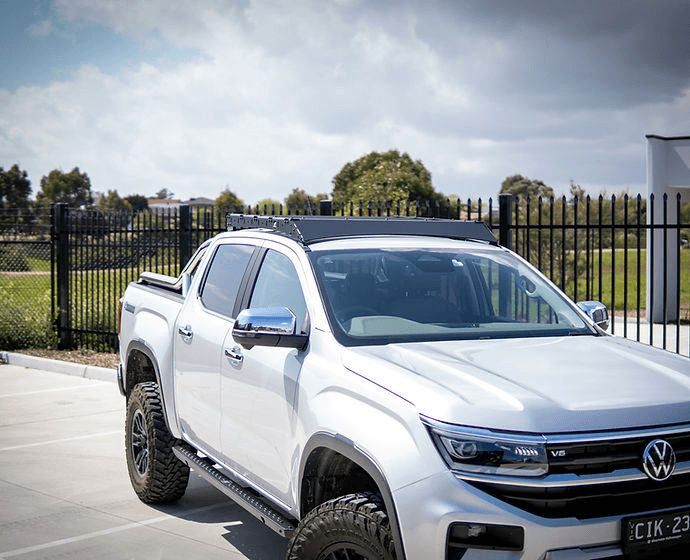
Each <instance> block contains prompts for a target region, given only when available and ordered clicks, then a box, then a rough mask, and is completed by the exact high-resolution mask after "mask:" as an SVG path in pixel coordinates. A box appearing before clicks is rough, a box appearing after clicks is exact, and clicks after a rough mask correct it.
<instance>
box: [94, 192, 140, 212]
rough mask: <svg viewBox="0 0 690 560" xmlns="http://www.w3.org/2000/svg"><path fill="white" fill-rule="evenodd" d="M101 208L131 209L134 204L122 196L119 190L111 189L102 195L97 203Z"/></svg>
mask: <svg viewBox="0 0 690 560" xmlns="http://www.w3.org/2000/svg"><path fill="white" fill-rule="evenodd" d="M97 206H98V208H99V210H131V209H132V205H131V204H130V203H129V202H127V200H124V199H122V198H120V195H119V194H117V190H112V191H111V190H109V191H108V194H107V195H105V196H104V197H102V198H101V199H100V200H99V201H98V204H97Z"/></svg>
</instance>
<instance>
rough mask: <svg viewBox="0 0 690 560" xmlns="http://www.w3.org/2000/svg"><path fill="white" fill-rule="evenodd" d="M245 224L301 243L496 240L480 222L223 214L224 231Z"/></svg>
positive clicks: (238, 227)
mask: <svg viewBox="0 0 690 560" xmlns="http://www.w3.org/2000/svg"><path fill="white" fill-rule="evenodd" d="M249 228H261V229H269V230H272V231H275V232H278V233H282V234H283V235H286V236H288V237H290V238H291V239H294V240H296V241H298V242H299V243H302V244H303V245H309V244H310V243H315V242H317V241H325V240H327V239H338V238H342V237H357V236H363V235H423V236H427V237H446V238H449V239H462V240H473V241H484V242H487V243H491V244H494V245H496V244H497V241H496V238H495V237H494V235H493V234H492V233H491V230H490V229H489V228H488V227H487V226H486V224H484V223H482V222H469V221H462V220H446V219H438V218H407V217H394V218H366V217H362V218H360V217H340V216H248V215H245V214H228V215H227V229H228V231H233V230H239V229H249Z"/></svg>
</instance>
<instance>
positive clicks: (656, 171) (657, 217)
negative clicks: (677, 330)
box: [647, 134, 690, 323]
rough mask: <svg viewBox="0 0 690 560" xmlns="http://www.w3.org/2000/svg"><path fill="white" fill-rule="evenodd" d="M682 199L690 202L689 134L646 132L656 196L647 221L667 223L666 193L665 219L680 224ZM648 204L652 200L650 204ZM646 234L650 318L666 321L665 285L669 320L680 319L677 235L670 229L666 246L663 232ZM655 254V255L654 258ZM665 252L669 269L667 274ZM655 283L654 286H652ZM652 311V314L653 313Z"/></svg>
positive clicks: (652, 188) (650, 188)
mask: <svg viewBox="0 0 690 560" xmlns="http://www.w3.org/2000/svg"><path fill="white" fill-rule="evenodd" d="M678 193H680V194H681V200H682V201H683V202H689V201H690V136H682V137H675V138H665V137H663V136H657V135H655V134H648V135H647V194H648V195H651V194H653V195H654V212H653V215H652V212H651V211H650V208H647V223H648V224H651V223H654V224H657V225H659V224H663V223H664V201H663V199H664V194H667V195H668V205H667V209H666V220H667V223H668V224H676V223H677V220H676V218H677V202H676V197H677V194H678ZM648 204H649V203H648ZM651 237H652V235H651V234H648V235H647V320H648V321H649V322H650V323H651V322H654V323H662V322H664V307H663V303H664V287H665V288H666V317H665V319H666V321H669V322H671V321H675V320H676V319H677V308H678V296H679V286H678V282H677V280H678V267H677V262H676V254H677V251H678V237H677V235H676V232H675V231H673V230H669V231H668V234H667V235H666V238H667V239H666V240H667V243H666V246H664V231H663V230H662V229H656V230H655V231H654V246H653V247H652V240H651ZM652 255H653V257H652ZM664 255H666V256H667V268H666V271H665V273H664ZM652 284H653V289H652V290H650V287H651V286H652ZM652 294H653V296H654V309H653V310H651V309H650V298H651V296H652ZM650 311H651V313H650Z"/></svg>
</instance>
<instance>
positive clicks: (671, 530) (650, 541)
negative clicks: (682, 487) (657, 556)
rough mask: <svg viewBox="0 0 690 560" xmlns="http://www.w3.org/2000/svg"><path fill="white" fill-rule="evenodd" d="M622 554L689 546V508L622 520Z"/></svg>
mask: <svg viewBox="0 0 690 560" xmlns="http://www.w3.org/2000/svg"><path fill="white" fill-rule="evenodd" d="M622 529H623V539H622V541H623V552H625V553H628V552H633V551H639V550H644V549H650V550H653V549H654V548H657V547H659V546H673V545H676V544H690V508H686V509H682V510H676V511H670V512H666V513H660V514H657V515H644V516H642V515H641V516H639V517H627V518H624V519H623V523H622Z"/></svg>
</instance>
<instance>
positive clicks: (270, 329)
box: [232, 307, 308, 349]
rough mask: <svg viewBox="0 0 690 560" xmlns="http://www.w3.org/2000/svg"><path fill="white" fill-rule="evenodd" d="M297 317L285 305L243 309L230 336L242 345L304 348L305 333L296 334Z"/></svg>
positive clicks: (246, 346)
mask: <svg viewBox="0 0 690 560" xmlns="http://www.w3.org/2000/svg"><path fill="white" fill-rule="evenodd" d="M296 330H297V319H296V317H295V314H294V313H293V312H292V311H290V310H289V309H288V308H287V307H265V308H256V309H245V310H244V311H242V312H240V314H239V315H238V316H237V319H236V320H235V325H234V326H233V328H232V337H233V338H234V339H235V340H236V341H237V342H238V343H239V344H241V345H242V346H244V347H245V348H247V349H251V348H253V347H254V346H280V347H283V348H300V349H301V348H304V347H305V346H306V344H307V340H308V337H307V336H306V335H301V334H296Z"/></svg>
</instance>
